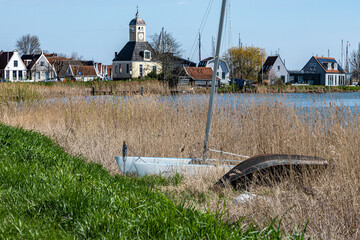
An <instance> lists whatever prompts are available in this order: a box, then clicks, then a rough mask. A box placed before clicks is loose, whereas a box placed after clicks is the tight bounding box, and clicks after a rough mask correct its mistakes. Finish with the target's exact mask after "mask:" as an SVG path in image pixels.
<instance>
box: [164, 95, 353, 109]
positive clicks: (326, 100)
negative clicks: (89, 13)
mask: <svg viewBox="0 0 360 240" xmlns="http://www.w3.org/2000/svg"><path fill="white" fill-rule="evenodd" d="M162 98H163V99H164V100H165V99H167V100H170V101H173V102H174V103H176V102H184V101H185V102H186V101H191V102H202V101H203V99H204V98H206V99H208V96H206V97H204V95H178V96H171V97H162ZM264 102H266V103H278V102H282V103H284V104H288V105H292V106H296V107H299V108H322V107H328V106H339V107H349V108H351V109H353V108H355V107H357V106H360V92H355V93H322V94H314V93H282V94H241V93H239V94H219V95H216V96H215V100H214V103H215V104H218V105H229V104H230V105H231V106H235V105H236V106H239V104H240V105H242V104H259V103H264Z"/></svg>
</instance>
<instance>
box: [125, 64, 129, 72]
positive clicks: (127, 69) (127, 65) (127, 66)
mask: <svg viewBox="0 0 360 240" xmlns="http://www.w3.org/2000/svg"><path fill="white" fill-rule="evenodd" d="M126 73H130V67H129V64H126Z"/></svg>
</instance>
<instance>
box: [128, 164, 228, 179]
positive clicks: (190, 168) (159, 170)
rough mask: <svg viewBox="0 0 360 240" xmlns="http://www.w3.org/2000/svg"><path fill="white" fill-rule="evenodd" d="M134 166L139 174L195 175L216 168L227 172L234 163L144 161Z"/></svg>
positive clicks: (212, 170)
mask: <svg viewBox="0 0 360 240" xmlns="http://www.w3.org/2000/svg"><path fill="white" fill-rule="evenodd" d="M134 166H135V168H136V170H137V173H138V174H139V176H141V177H143V176H146V175H155V174H159V175H162V176H171V175H174V174H176V173H178V174H182V175H196V174H206V173H209V172H214V171H216V170H219V171H224V172H228V171H230V170H231V169H232V168H233V167H234V165H220V166H215V165H202V164H186V163H145V162H135V163H134Z"/></svg>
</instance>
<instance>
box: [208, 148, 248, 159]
mask: <svg viewBox="0 0 360 240" xmlns="http://www.w3.org/2000/svg"><path fill="white" fill-rule="evenodd" d="M208 150H209V151H210V152H217V153H223V154H227V155H232V156H237V157H242V158H250V157H248V156H244V155H239V154H235V153H229V152H224V151H219V150H215V149H210V148H209V149H208Z"/></svg>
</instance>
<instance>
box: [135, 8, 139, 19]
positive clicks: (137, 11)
mask: <svg viewBox="0 0 360 240" xmlns="http://www.w3.org/2000/svg"><path fill="white" fill-rule="evenodd" d="M135 16H136V17H137V18H138V17H139V5H137V6H136V14H135Z"/></svg>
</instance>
